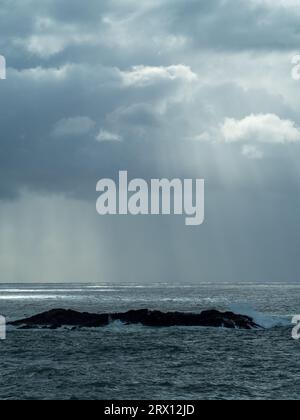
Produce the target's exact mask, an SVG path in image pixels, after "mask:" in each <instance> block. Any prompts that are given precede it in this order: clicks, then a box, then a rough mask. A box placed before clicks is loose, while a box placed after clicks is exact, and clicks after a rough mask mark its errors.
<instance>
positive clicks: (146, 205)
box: [96, 171, 204, 226]
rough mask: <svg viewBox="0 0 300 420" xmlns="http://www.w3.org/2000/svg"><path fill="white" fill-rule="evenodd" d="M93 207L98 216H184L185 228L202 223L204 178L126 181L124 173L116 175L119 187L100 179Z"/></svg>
mask: <svg viewBox="0 0 300 420" xmlns="http://www.w3.org/2000/svg"><path fill="white" fill-rule="evenodd" d="M96 190H97V191H98V192H100V193H101V194H100V196H99V198H98V200H97V204H96V208H97V212H98V214H99V215H101V216H104V215H128V214H131V215H133V216H137V215H145V216H146V215H171V214H173V215H185V216H186V218H185V224H186V225H187V226H199V225H201V224H202V223H203V222H204V180H203V179H196V180H192V179H185V180H183V181H182V180H180V179H173V180H168V179H152V180H151V181H150V182H149V183H147V181H145V180H144V179H133V180H132V181H130V182H129V181H128V173H127V171H121V172H119V185H118V186H117V184H116V182H115V181H114V180H112V179H101V180H100V181H99V182H98V184H97V188H96Z"/></svg>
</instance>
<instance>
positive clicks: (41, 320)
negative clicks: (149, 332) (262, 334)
mask: <svg viewBox="0 0 300 420" xmlns="http://www.w3.org/2000/svg"><path fill="white" fill-rule="evenodd" d="M113 321H121V322H122V323H124V324H125V325H131V324H142V325H145V326H147V327H157V328H158V327H175V326H184V327H223V328H230V329H234V328H236V329H244V330H250V329H257V328H261V327H260V326H259V325H257V324H256V323H255V322H254V320H253V319H252V318H250V317H248V316H245V315H237V314H234V313H233V312H219V311H216V310H211V311H204V312H202V313H200V314H192V313H184V312H168V313H164V312H159V311H149V310H147V309H144V310H138V311H129V312H126V313H113V314H90V313H86V312H84V313H81V312H76V311H71V310H65V309H54V310H51V311H49V312H44V313H42V314H39V315H36V316H33V317H31V318H27V319H22V320H19V321H14V322H11V325H13V326H16V327H21V328H36V327H44V328H45V327H46V328H49V329H57V328H60V327H62V326H63V327H66V326H68V327H75V328H76V327H84V328H92V327H104V326H106V325H108V324H110V323H111V322H113Z"/></svg>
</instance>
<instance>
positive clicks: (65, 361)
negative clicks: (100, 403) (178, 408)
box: [0, 283, 300, 400]
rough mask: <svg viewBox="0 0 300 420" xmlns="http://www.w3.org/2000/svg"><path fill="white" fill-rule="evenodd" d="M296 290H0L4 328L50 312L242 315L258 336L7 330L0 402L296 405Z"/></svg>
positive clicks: (115, 329) (299, 366)
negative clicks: (165, 401) (234, 401)
mask: <svg viewBox="0 0 300 420" xmlns="http://www.w3.org/2000/svg"><path fill="white" fill-rule="evenodd" d="M299 302H300V285H297V284H290V285H280V284H236V283H233V284H222V285H220V284H204V283H202V284H200V285H168V284H152V285H143V284H130V285H128V284H127V285H124V284H118V285H111V284H98V285H89V284H51V285H49V284H47V285H45V284H43V285H42V284H26V285H22V284H18V285H5V284H2V285H0V315H2V316H5V317H6V319H7V320H8V321H12V320H15V319H19V318H24V317H27V316H31V315H34V314H37V313H39V312H43V311H46V310H49V309H53V308H65V309H74V310H78V311H89V312H101V313H102V312H116V311H126V310H129V309H141V308H148V309H158V310H161V311H177V310H178V311H192V312H201V311H202V310H206V309H211V308H215V309H219V310H232V311H235V312H237V313H242V314H248V315H251V316H252V317H254V318H255V320H256V322H258V323H259V324H260V325H262V326H263V327H265V329H264V330H257V331H238V330H225V329H221V328H220V329H214V328H194V327H193V328H186V327H180V328H178V327H174V328H161V329H156V328H147V327H143V326H139V325H135V326H124V325H122V324H121V323H120V322H116V323H113V324H111V325H109V326H108V327H104V328H95V329H82V330H76V331H71V330H68V329H60V330H55V331H52V330H51V331H49V330H17V329H15V328H11V327H8V329H7V338H6V340H3V341H0V363H1V369H0V399H67V400H69V399H112V400H117V399H171V400H173V399H197V400H202V399H299V395H300V363H299V356H300V341H296V340H293V339H292V329H293V325H292V324H291V319H292V317H293V316H294V315H297V314H300V304H299Z"/></svg>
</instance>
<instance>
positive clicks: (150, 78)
mask: <svg viewBox="0 0 300 420" xmlns="http://www.w3.org/2000/svg"><path fill="white" fill-rule="evenodd" d="M121 76H122V79H123V83H124V85H125V86H149V85H152V84H155V83H157V82H160V81H174V80H181V81H184V82H193V81H196V80H197V79H198V76H197V75H196V74H195V73H194V72H193V71H192V70H191V68H190V67H189V66H185V65H183V64H179V65H173V66H169V67H163V66H160V67H151V66H134V67H132V69H131V70H130V71H125V72H121Z"/></svg>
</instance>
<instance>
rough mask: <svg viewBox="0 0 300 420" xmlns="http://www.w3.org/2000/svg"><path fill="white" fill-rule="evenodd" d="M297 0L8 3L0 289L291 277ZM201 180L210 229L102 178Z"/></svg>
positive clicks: (4, 16)
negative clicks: (119, 207)
mask: <svg viewBox="0 0 300 420" xmlns="http://www.w3.org/2000/svg"><path fill="white" fill-rule="evenodd" d="M299 6H300V0H272V1H271V0H209V1H207V0H143V1H138V0H101V1H99V0H87V1H85V2H83V1H81V0H64V1H61V0H43V1H42V2H41V1H38V0H2V1H1V9H0V54H1V55H3V56H4V57H5V58H6V62H7V79H6V80H0V109H1V113H0V273H1V278H0V281H1V282H8V283H9V282H11V283H12V282H111V283H118V282H140V283H147V284H151V283H153V282H166V283H171V282H174V283H181V284H188V283H197V282H216V283H217V282H236V281H245V282H246V281H247V282H250V281H253V282H260V283H268V282H297V281H298V277H299V274H300V261H299V249H300V224H299V220H298V219H299V213H300V212H299V210H300V166H299V158H300V115H299V112H298V110H299V109H300V94H299V93H300V80H298V81H297V80H295V79H294V78H293V77H292V69H293V64H292V59H293V57H294V56H295V55H299V54H300V29H299V28H300V26H299V20H300V7H299ZM120 170H126V171H128V173H129V177H130V178H135V177H138V178H144V179H147V180H150V179H151V178H204V179H205V185H206V190H205V207H206V214H205V223H204V224H203V225H202V226H197V227H186V226H185V224H184V222H183V219H182V218H181V217H178V216H176V217H175V216H161V217H154V216H145V217H130V216H115V217H100V216H99V215H98V214H97V213H96V199H97V193H96V184H97V181H98V180H99V179H100V178H103V177H105V178H107V177H108V178H116V176H117V174H118V172H119V171H120Z"/></svg>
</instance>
